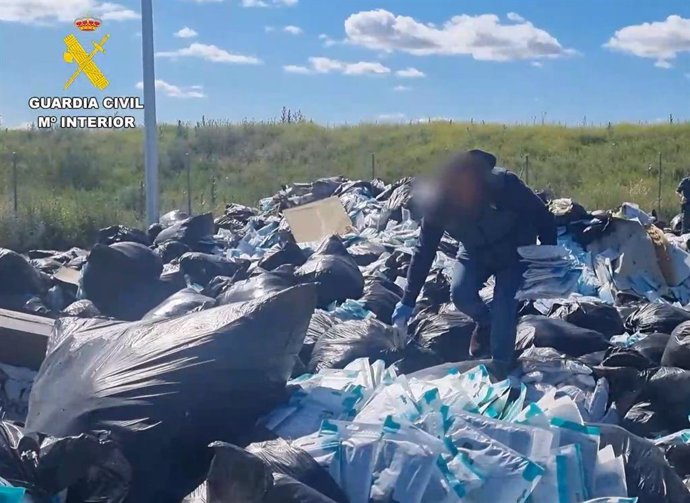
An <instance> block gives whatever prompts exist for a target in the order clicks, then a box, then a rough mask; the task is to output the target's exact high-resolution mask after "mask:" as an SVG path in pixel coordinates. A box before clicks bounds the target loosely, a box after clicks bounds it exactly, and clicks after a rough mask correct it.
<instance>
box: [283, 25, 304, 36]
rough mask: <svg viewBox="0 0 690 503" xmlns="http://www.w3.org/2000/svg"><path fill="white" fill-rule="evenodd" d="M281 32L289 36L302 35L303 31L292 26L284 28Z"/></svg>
mask: <svg viewBox="0 0 690 503" xmlns="http://www.w3.org/2000/svg"><path fill="white" fill-rule="evenodd" d="M283 31H284V32H285V33H289V34H290V35H302V34H303V33H304V30H303V29H302V28H300V27H299V26H293V25H289V26H286V27H285V28H283Z"/></svg>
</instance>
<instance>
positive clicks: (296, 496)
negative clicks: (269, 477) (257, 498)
mask: <svg viewBox="0 0 690 503" xmlns="http://www.w3.org/2000/svg"><path fill="white" fill-rule="evenodd" d="M264 503H337V502H336V501H335V500H332V499H331V498H329V497H328V496H325V495H323V494H321V493H320V492H318V491H316V490H314V489H312V488H311V487H309V486H308V485H306V484H302V483H301V482H299V481H297V480H295V479H293V478H292V477H289V476H287V475H283V474H281V473H274V474H273V487H272V488H271V490H270V491H269V492H268V494H267V495H266V499H265V500H264Z"/></svg>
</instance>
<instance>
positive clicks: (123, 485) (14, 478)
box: [0, 422, 132, 503]
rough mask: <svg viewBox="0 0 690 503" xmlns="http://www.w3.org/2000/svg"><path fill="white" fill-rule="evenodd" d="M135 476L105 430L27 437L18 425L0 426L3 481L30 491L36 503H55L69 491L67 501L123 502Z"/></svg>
mask: <svg viewBox="0 0 690 503" xmlns="http://www.w3.org/2000/svg"><path fill="white" fill-rule="evenodd" d="M131 476H132V473H131V467H130V465H129V463H128V462H127V460H126V459H125V458H124V456H123V455H122V453H121V452H120V450H119V449H118V447H117V446H116V445H115V444H114V443H113V442H112V441H111V440H110V439H109V437H108V435H107V433H105V432H96V433H89V434H80V435H78V436H73V437H66V438H51V437H46V436H45V435H41V434H32V435H26V436H25V435H24V432H23V431H22V430H21V428H19V427H18V426H16V425H14V424H12V423H7V422H2V423H0V477H1V478H3V479H5V480H6V481H8V482H9V483H10V484H12V485H13V486H15V487H23V488H25V489H26V490H27V493H28V495H29V497H30V498H32V499H31V501H33V502H35V503H49V502H51V501H55V499H53V498H54V497H55V496H56V495H57V494H58V493H60V492H62V491H63V490H65V489H66V490H67V495H66V496H67V497H66V501H68V502H77V501H83V502H87V501H88V502H103V503H120V502H122V501H124V500H125V498H126V496H127V493H128V490H129V484H130V480H131Z"/></svg>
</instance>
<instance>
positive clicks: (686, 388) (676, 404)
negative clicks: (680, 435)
mask: <svg viewBox="0 0 690 503" xmlns="http://www.w3.org/2000/svg"><path fill="white" fill-rule="evenodd" d="M642 376H643V377H644V378H646V383H645V384H644V386H643V388H642V390H641V392H640V395H639V400H640V401H647V402H650V403H651V404H652V407H653V408H654V410H656V411H658V412H660V413H662V414H663V416H664V418H665V420H666V421H667V424H668V430H669V431H679V430H683V429H686V428H690V422H689V421H688V411H690V372H688V371H687V370H683V369H679V368H675V367H661V368H660V369H658V370H654V369H652V370H648V371H645V372H644V373H643V374H642Z"/></svg>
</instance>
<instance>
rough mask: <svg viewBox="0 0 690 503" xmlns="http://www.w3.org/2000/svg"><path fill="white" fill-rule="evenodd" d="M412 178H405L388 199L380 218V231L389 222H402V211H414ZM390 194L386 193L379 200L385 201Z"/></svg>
mask: <svg viewBox="0 0 690 503" xmlns="http://www.w3.org/2000/svg"><path fill="white" fill-rule="evenodd" d="M412 183H413V179H412V178H404V179H402V180H400V181H399V182H398V186H397V187H396V188H395V189H393V191H392V192H391V193H390V196H388V197H387V199H386V204H385V205H384V207H383V210H382V211H381V215H380V217H379V224H378V229H379V230H383V229H385V228H386V225H387V224H388V222H389V221H391V220H393V221H395V222H401V221H402V210H403V209H409V210H411V209H412V193H413V190H412ZM387 195H388V194H387V193H386V191H384V192H383V193H382V194H381V195H379V197H378V198H377V199H379V200H383V197H386V196H387Z"/></svg>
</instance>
